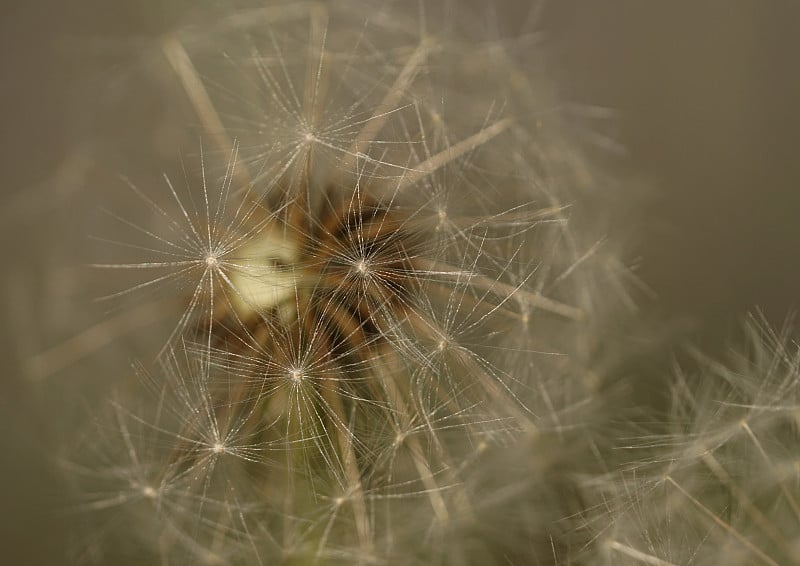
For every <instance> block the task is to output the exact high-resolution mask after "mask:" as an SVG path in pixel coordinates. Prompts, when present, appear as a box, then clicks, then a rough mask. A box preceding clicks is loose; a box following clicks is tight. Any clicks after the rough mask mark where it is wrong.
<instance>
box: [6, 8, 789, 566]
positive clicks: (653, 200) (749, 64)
mask: <svg viewBox="0 0 800 566" xmlns="http://www.w3.org/2000/svg"><path fill="white" fill-rule="evenodd" d="M164 4H167V2H164V3H161V2H157V1H152V2H145V1H144V0H137V1H130V0H127V1H126V0H118V1H116V2H114V1H108V0H106V1H100V0H96V1H86V0H82V1H75V2H59V1H55V0H51V1H49V2H47V1H42V0H36V1H24V2H9V0H4V1H3V2H2V6H1V7H0V166H2V169H1V170H2V176H0V183H2V186H1V187H0V191H2V194H3V197H4V198H3V199H2V200H0V202H5V196H6V195H11V194H18V193H20V192H22V191H25V190H26V188H27V187H30V186H34V185H36V184H37V183H40V182H42V181H43V180H44V179H46V178H47V176H48V175H49V174H50V173H51V172H52V170H53V168H54V167H55V166H56V164H57V163H58V162H59V161H60V160H61V159H62V158H63V157H64V156H65V155H66V153H67V151H68V149H69V147H70V143H71V140H72V139H74V138H75V137H77V136H82V135H84V134H86V132H87V131H89V130H91V129H92V128H97V127H100V128H102V124H96V123H95V124H90V123H86V121H85V120H84V118H80V119H78V118H76V116H75V115H74V110H75V108H78V107H81V105H83V107H84V109H86V108H91V107H92V105H93V104H95V103H97V104H98V105H99V106H102V102H101V101H97V102H96V101H92V100H86V97H91V96H92V93H91V89H87V88H86V85H87V84H93V82H94V83H96V82H97V81H99V80H102V73H103V72H104V69H105V67H104V66H103V65H112V66H113V62H114V58H113V57H111V62H110V63H109V59H108V58H104V57H99V58H98V57H97V56H96V55H97V49H98V47H97V45H98V43H96V42H95V41H94V39H96V38H98V37H101V38H106V39H118V40H120V41H121V42H122V44H126V42H128V43H130V41H131V40H132V39H135V38H136V37H137V36H139V35H141V34H152V33H156V32H157V31H158V29H160V28H161V27H163V26H164V25H166V24H167V23H168V22H169V21H172V20H173V19H174V18H177V17H179V16H180V14H181V13H182V12H184V11H185V10H186V7H187V6H191V3H190V2H183V3H180V2H178V3H169V4H170V7H169V8H168V7H165V6H164ZM495 6H496V9H497V11H498V13H499V15H500V21H501V22H502V23H503V25H507V26H509V27H513V26H514V25H516V23H517V22H520V21H523V20H524V17H522V16H521V15H524V14H526V13H527V11H528V6H526V5H525V3H524V2H496V3H495ZM540 27H541V28H542V29H543V30H544V31H546V32H547V41H546V43H545V45H546V46H547V48H548V49H549V50H550V51H551V61H552V67H553V69H554V74H555V75H556V78H557V79H558V80H559V82H560V84H561V86H562V89H563V90H564V92H565V93H566V95H567V96H568V98H569V99H571V100H573V101H576V102H579V103H587V104H593V105H601V106H605V107H609V108H611V109H613V110H614V111H615V113H616V118H615V120H614V127H613V129H612V130H611V133H612V134H613V137H614V139H616V140H617V141H618V142H619V143H620V144H621V145H622V146H623V147H625V148H626V155H625V160H626V162H627V167H628V168H629V169H634V170H636V171H637V173H638V175H639V178H643V179H647V183H648V184H649V185H650V186H651V187H653V189H652V190H651V191H650V193H649V196H648V197H647V199H646V201H645V202H646V210H645V219H646V222H645V226H646V227H645V229H644V231H643V233H642V234H641V235H640V237H639V238H638V241H637V242H636V247H635V249H636V253H637V255H639V256H641V257H642V258H643V261H642V263H641V269H640V271H639V275H640V276H641V278H642V279H643V280H644V281H645V282H646V283H647V284H648V285H649V286H650V287H651V288H652V289H653V290H654V291H655V293H656V299H655V300H653V301H652V302H645V304H643V306H642V308H643V310H644V311H645V312H647V313H649V314H651V315H653V316H665V317H670V318H673V319H676V318H683V319H686V320H691V321H693V322H694V323H695V328H696V329H697V330H698V333H697V334H696V338H697V339H698V340H700V341H701V342H705V343H706V344H708V346H709V347H711V348H713V347H716V345H717V344H719V343H721V342H722V341H723V340H724V339H725V338H727V337H729V336H730V335H731V334H732V333H733V330H734V329H735V327H736V323H737V321H738V320H739V319H740V317H741V315H742V313H744V312H745V311H747V310H748V309H751V308H753V307H755V306H758V307H761V308H762V309H764V311H765V312H766V313H767V315H768V317H769V318H770V319H771V320H772V321H774V322H776V323H778V322H780V321H781V320H782V318H783V317H784V315H785V313H787V312H788V311H790V310H791V309H792V308H794V307H795V306H797V290H798V288H799V286H800V261H798V250H800V246H799V245H798V244H799V243H800V222H798V220H797V215H798V212H799V211H800V182H798V181H800V155H799V153H800V143H798V142H800V112H798V110H797V106H798V104H800V73H799V72H798V58H797V55H798V53H800V9H798V3H797V2H793V1H791V0H786V1H778V0H774V1H770V0H751V1H744V0H727V1H725V0H705V1H703V0H693V1H679V0H660V1H656V0H649V1H645V0H604V1H596V0H553V1H552V2H551V3H550V5H549V7H548V8H547V9H546V10H545V11H544V13H543V15H542V20H541V23H540ZM90 39H91V41H89V40H90ZM100 45H102V43H101V44H100ZM84 49H86V51H83V50H84ZM101 49H102V48H101ZM90 53H91V55H90ZM98 61H102V64H100V63H98ZM97 96H99V95H97ZM146 110H147V104H146V103H143V105H142V107H141V108H139V111H141V112H146ZM146 119H148V118H147V117H144V116H142V117H136V116H131V117H129V120H130V122H131V123H132V124H135V123H136V121H137V120H146ZM150 119H152V117H150ZM34 230H36V227H35V226H30V225H28V226H26V227H25V228H24V230H23V233H22V234H20V233H19V232H18V231H16V230H15V231H9V230H0V237H2V239H3V241H2V249H3V254H4V255H5V256H6V257H12V258H17V259H18V256H19V255H20V254H24V253H25V246H24V243H21V242H24V240H25V238H33V237H35V234H33V233H31V231H34ZM25 231H28V232H25ZM1 271H2V268H1V267H0V272H1ZM3 330H4V332H3V333H2V334H0V339H2V344H0V354H2V355H3V358H4V359H8V355H6V354H8V352H7V351H6V347H7V342H8V341H7V340H6V337H7V336H8V335H9V334H10V333H13V332H14V329H13V328H4V329H3ZM4 366H6V364H4ZM0 385H2V389H0V426H2V429H1V430H0V454H2V456H0V466H2V468H3V470H2V472H0V481H2V488H0V497H1V499H0V510H2V517H0V532H2V536H1V537H0V544H2V546H3V547H4V548H0V557H2V558H0V560H2V561H3V562H4V563H7V564H59V563H61V561H62V558H61V556H62V554H61V550H60V548H61V544H62V542H63V540H61V538H62V537H61V530H62V529H61V527H62V526H63V524H64V522H63V521H64V520H65V519H64V518H63V517H64V516H65V515H63V516H59V515H56V516H55V518H54V517H52V516H51V515H50V514H47V513H45V510H46V509H49V508H51V507H53V506H58V505H59V502H60V499H59V496H58V488H57V487H55V486H57V484H56V483H53V481H52V478H50V477H49V476H48V474H47V472H46V471H45V470H46V468H45V466H44V461H45V458H44V457H43V456H42V453H43V452H44V451H46V450H47V442H46V438H44V437H43V436H44V435H42V434H41V433H40V431H41V430H43V429H42V428H41V427H40V426H39V424H38V420H37V419H38V417H37V412H36V408H35V404H34V403H32V402H30V401H29V400H28V399H26V388H25V386H24V384H20V383H18V382H17V380H16V379H15V374H14V370H13V368H12V367H3V376H2V379H0Z"/></svg>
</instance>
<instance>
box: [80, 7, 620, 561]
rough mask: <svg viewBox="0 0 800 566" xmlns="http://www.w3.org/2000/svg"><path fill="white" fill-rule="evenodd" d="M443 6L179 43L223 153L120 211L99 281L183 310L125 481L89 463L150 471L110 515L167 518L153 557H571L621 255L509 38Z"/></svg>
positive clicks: (173, 65) (185, 33) (341, 16)
mask: <svg viewBox="0 0 800 566" xmlns="http://www.w3.org/2000/svg"><path fill="white" fill-rule="evenodd" d="M365 6H366V7H369V8H370V10H369V11H368V12H364V11H363V8H364V7H365ZM419 7H420V10H419V12H418V13H411V14H409V13H406V11H405V10H402V9H400V8H399V7H398V6H394V5H386V6H372V5H369V4H364V5H362V4H361V3H352V4H350V3H346V4H342V5H338V4H337V5H333V4H332V3H331V4H328V3H316V2H311V3H286V4H280V5H276V6H268V7H265V8H257V9H253V10H244V11H239V12H236V13H233V14H232V15H230V16H229V17H226V18H222V19H221V20H220V21H217V22H214V23H213V24H208V25H206V26H201V28H191V27H187V28H183V29H179V30H176V31H175V32H174V33H171V34H170V35H169V36H168V37H166V38H165V39H164V40H163V42H162V43H161V51H162V53H163V56H164V61H165V62H166V63H167V65H166V66H167V67H168V68H169V69H170V72H171V73H173V74H174V77H175V78H176V80H177V82H178V83H179V84H180V85H181V87H182V89H183V91H184V93H185V95H186V98H187V101H188V102H189V104H190V106H191V107H192V109H193V111H194V112H195V114H196V116H197V120H198V121H199V122H200V125H201V127H202V128H203V130H204V132H203V136H204V139H211V140H212V148H211V150H208V149H207V148H204V149H203V150H202V151H201V152H200V157H199V167H197V168H196V170H195V169H193V168H192V167H186V166H184V177H185V180H186V188H185V189H184V188H182V187H179V185H178V184H177V183H175V182H173V180H172V179H171V178H169V177H167V176H165V177H164V182H163V186H162V187H161V189H160V192H158V189H156V190H155V192H154V189H153V188H150V187H142V186H140V185H139V184H138V183H134V182H126V184H127V185H128V187H129V188H130V189H131V190H132V191H133V193H134V194H135V195H136V196H137V198H138V199H139V202H140V203H143V206H140V207H139V208H140V210H143V211H144V212H145V213H146V214H144V215H141V216H140V217H138V218H132V216H133V215H134V213H131V214H130V216H128V215H126V214H124V213H117V212H112V217H113V218H114V219H115V220H116V222H117V223H118V224H119V225H120V226H121V227H122V228H124V231H125V232H127V233H128V234H129V239H126V238H125V237H122V236H120V237H114V238H113V239H112V238H106V240H107V242H108V243H110V244H111V245H110V246H109V248H110V250H111V252H112V253H113V257H112V258H111V260H110V261H108V262H104V263H99V264H96V265H95V267H98V268H102V269H104V270H111V271H113V272H115V273H117V274H119V275H121V276H122V277H131V276H134V277H135V275H134V274H137V275H138V274H141V273H146V274H147V275H146V276H145V277H144V278H141V279H139V278H136V280H135V281H134V282H132V283H128V284H127V286H123V288H122V290H116V291H114V292H113V293H111V294H110V295H109V296H108V297H106V300H108V301H112V302H113V301H120V300H122V299H128V300H131V301H133V300H135V301H137V303H138V305H137V306H136V307H135V308H141V305H142V304H148V303H147V300H148V298H147V295H148V293H149V294H150V296H151V297H152V295H154V294H156V293H158V294H159V295H160V297H161V298H159V299H158V301H151V302H150V303H149V304H151V305H156V308H157V310H159V311H160V312H161V311H163V314H162V316H163V318H164V319H167V318H168V317H169V314H168V313H172V312H175V311H177V313H176V314H175V315H174V318H173V319H172V320H170V321H169V323H167V322H165V323H164V325H163V326H165V327H166V328H167V329H168V330H165V331H164V332H163V335H165V336H166V338H165V339H164V340H163V341H162V347H161V350H160V352H159V354H158V355H157V356H156V357H155V360H154V361H153V362H152V363H153V364H154V365H155V368H156V369H155V370H144V369H140V370H139V372H138V373H139V374H140V375H147V376H149V377H148V378H147V382H148V383H149V384H150V389H151V390H152V392H153V395H154V398H156V399H158V402H157V407H156V409H155V410H153V409H152V408H151V409H150V410H149V411H147V410H145V411H144V413H145V414H144V415H140V414H138V413H137V412H135V411H134V408H133V405H136V404H137V403H136V402H131V403H128V402H126V400H125V399H126V396H129V397H130V398H131V399H138V398H139V396H138V394H136V393H132V392H131V391H127V390H125V391H124V393H120V394H119V395H120V397H119V401H118V402H116V403H115V404H114V405H113V410H112V411H111V413H112V415H113V417H114V418H113V421H114V424H113V425H111V426H110V429H111V431H112V432H113V433H114V434H115V435H117V436H118V437H119V436H121V438H122V440H123V442H122V444H123V445H124V446H126V447H127V461H126V463H125V465H124V466H122V468H121V470H122V471H121V475H120V470H116V469H112V470H109V469H107V468H106V467H105V466H104V465H103V464H99V463H98V462H106V461H110V460H111V459H112V458H107V457H106V456H105V455H96V456H95V464H94V465H88V464H82V465H81V466H79V468H80V469H81V470H83V471H87V472H89V473H88V475H89V476H92V475H93V474H99V475H100V476H103V477H105V478H106V479H108V480H109V481H114V482H117V484H118V483H119V481H120V480H124V481H123V483H124V482H127V484H125V487H123V488H117V489H121V491H120V493H123V494H126V495H124V496H117V497H121V499H119V501H118V500H117V498H115V497H111V498H110V499H108V500H106V499H103V498H102V497H101V498H99V499H98V500H96V501H95V500H93V499H92V498H91V497H88V501H89V503H88V504H87V508H91V507H97V508H98V510H101V509H104V508H105V507H106V502H108V503H109V504H108V508H109V509H111V508H113V509H114V510H116V509H127V503H128V502H129V500H136V501H141V502H144V503H145V505H150V507H146V510H147V512H148V513H153V514H154V515H153V516H154V517H156V519H157V522H156V523H154V524H157V525H159V528H157V529H156V532H155V533H149V532H148V533H146V537H147V541H146V544H147V546H148V549H147V551H146V552H148V553H149V554H147V556H148V559H149V558H150V557H153V556H157V557H159V558H160V559H161V560H162V561H165V563H169V561H170V560H173V559H174V560H177V561H179V562H180V561H188V562H190V563H191V562H192V561H201V562H206V563H215V562H216V563H223V564H238V563H242V564H243V563H247V564H254V563H258V564H267V563H274V562H275V561H280V560H284V561H291V560H298V561H303V562H305V561H322V562H325V563H335V562H347V563H354V562H355V563H368V562H369V563H372V562H390V563H399V562H407V563H415V562H417V563H427V562H429V561H431V560H436V561H439V562H444V563H462V562H469V561H471V560H472V558H471V557H470V552H471V549H469V548H466V547H463V548H462V545H463V543H464V541H465V540H467V539H468V537H469V536H470V535H469V533H477V537H478V539H479V541H477V542H476V543H475V545H474V547H475V549H478V548H480V552H479V553H478V554H476V556H480V559H481V560H482V559H486V560H487V561H489V560H490V559H494V558H496V557H499V556H502V555H506V556H510V555H512V554H515V553H516V552H518V551H516V550H512V549H513V548H514V547H515V545H517V544H530V545H531V546H533V547H536V548H537V549H539V550H538V551H537V553H538V552H539V551H541V549H542V548H546V549H548V550H547V552H550V549H551V548H552V547H553V544H554V543H552V540H551V537H552V533H551V531H552V528H551V526H552V521H553V520H555V515H554V514H551V513H549V512H547V513H545V512H541V513H538V514H537V513H533V515H535V518H533V519H532V518H531V517H529V516H528V515H529V514H530V513H531V509H530V506H531V505H534V504H535V502H537V501H540V500H541V501H545V500H546V501H550V500H551V499H552V495H553V494H554V493H557V492H560V493H564V492H566V491H567V488H566V487H565V486H566V484H569V483H570V482H571V481H572V477H569V478H557V477H556V476H558V474H557V473H556V472H555V470H556V468H555V463H556V462H560V461H562V459H561V457H562V456H563V455H565V454H567V453H569V451H564V452H562V450H563V449H564V447H563V446H561V445H560V442H561V441H563V440H564V439H566V438H571V439H573V440H574V438H575V437H574V434H573V433H574V431H576V430H582V429H581V426H582V424H583V425H585V424H586V423H585V422H582V421H581V419H582V418H585V417H586V416H587V415H588V414H590V413H591V410H589V409H593V405H592V403H591V402H590V398H591V397H592V395H594V394H596V392H597V390H598V388H599V386H598V384H597V379H596V378H597V375H596V374H591V372H589V371H587V370H586V365H587V364H588V363H589V359H588V358H589V355H590V354H589V351H590V350H591V347H592V345H593V344H595V343H596V337H594V341H593V333H594V332H595V330H596V328H597V327H596V326H593V325H594V324H598V323H597V322H592V317H593V316H594V314H595V310H596V303H597V302H598V301H597V299H596V297H595V296H594V291H597V292H598V293H600V292H601V289H602V288H603V287H602V286H603V285H605V284H606V283H605V282H601V279H602V277H596V276H595V273H594V271H595V270H596V269H597V268H598V265H602V266H603V269H604V270H606V269H607V267H608V262H606V259H607V258H608V257H609V255H608V252H607V249H606V248H604V247H603V246H601V245H599V244H597V242H596V241H595V240H591V245H588V246H587V245H585V242H584V241H583V238H577V237H575V236H574V235H573V234H572V231H571V228H570V226H569V222H568V220H569V218H568V216H569V214H570V213H571V209H570V201H571V200H572V199H573V198H574V197H576V194H575V193H574V192H573V191H572V188H571V186H572V183H567V182H565V179H566V175H565V174H564V173H563V171H564V169H569V167H567V166H566V165H565V163H570V162H571V160H572V159H573V156H572V154H570V155H566V154H565V155H562V156H561V157H560V158H559V160H558V163H555V162H554V163H550V162H549V157H548V155H549V153H550V151H549V150H543V149H542V148H543V146H546V145H547V143H548V142H547V141H546V140H547V139H549V138H547V135H550V134H551V133H552V136H553V138H552V143H553V144H554V146H559V147H560V146H561V143H562V141H563V140H561V139H560V136H561V133H560V130H559V129H558V128H554V129H553V130H552V132H549V131H548V132H547V135H545V136H544V138H543V139H542V140H540V139H536V140H535V141H534V140H533V139H532V137H531V131H530V128H531V127H532V125H533V127H534V128H536V127H538V126H536V125H535V124H541V122H542V119H544V118H545V117H546V115H548V114H550V113H552V112H553V111H554V104H553V103H549V102H548V103H546V104H544V105H543V106H541V107H538V108H536V109H534V111H533V112H534V113H536V112H538V113H541V114H542V116H532V115H531V108H530V106H528V105H527V104H517V103H516V102H515V100H514V98H515V97H517V96H519V95H520V93H521V92H522V91H524V96H530V95H531V88H532V87H531V84H528V85H527V87H526V88H520V86H519V84H517V86H514V87H513V88H512V87H511V86H509V85H508V84H507V83H508V81H510V80H512V79H514V80H515V81H519V80H521V79H520V75H519V73H516V74H509V73H508V69H509V68H511V67H513V64H512V63H511V61H510V60H509V59H508V58H507V57H506V56H505V55H504V54H502V53H500V52H499V51H502V50H499V51H498V45H499V44H498V43H497V42H495V41H490V40H488V39H487V40H486V41H485V42H478V43H477V44H476V45H471V42H470V41H467V39H468V38H464V37H461V36H460V35H459V32H458V26H459V25H461V24H460V22H458V21H456V20H453V19H451V16H448V15H445V16H444V17H442V15H441V14H439V13H438V10H437V8H436V7H434V6H432V5H430V4H426V3H421V4H420V6H419ZM426 10H428V11H426ZM366 13H368V14H369V18H365V16H364V14H366ZM440 19H441V20H442V21H440ZM481 74H485V77H484V79H485V80H477V77H479V76H481ZM515 77H516V78H515ZM467 91H469V92H468V95H466V94H465V93H466V92H467ZM556 153H557V152H556ZM575 156H576V157H574V159H575V160H576V163H577V161H578V160H579V158H578V157H577V154H575ZM219 161H224V162H225V163H226V166H225V167H224V168H222V169H221V170H220V169H219V168H218V167H216V165H215V163H217V162H219ZM574 164H575V163H573V165H574ZM570 174H572V173H570ZM195 177H196V178H195ZM561 183H563V186H562V185H561ZM586 238H587V239H589V238H588V236H587V237H586ZM123 254H129V256H128V257H130V259H128V257H125V258H123V257H121V256H122V255H123ZM605 273H606V272H605V271H604V274H605ZM609 278H610V279H613V277H609ZM614 284H616V282H615V283H614ZM588 287H591V288H588ZM603 299H604V300H605V301H606V302H608V303H614V302H616V301H615V300H614V299H612V297H611V296H610V294H605V295H604V297H603ZM162 305H163V307H162ZM609 308H610V307H609ZM150 364H151V362H149V361H148V362H145V363H144V364H143V367H149V366H150ZM565 380H566V381H568V382H569V383H566V384H565V383H563V382H564V381H565ZM556 384H558V385H556ZM559 387H562V389H561V390H560V391H561V393H558V391H559V389H558V388H559ZM122 389H125V388H124V387H123V388H122ZM144 405H145V407H147V406H148V403H147V402H145V403H144ZM587 407H588V409H587ZM132 428H136V429H138V430H140V431H141V432H142V435H141V437H140V438H139V439H137V438H134V436H132V435H131V429H132ZM106 436H107V435H106ZM137 440H139V442H137ZM111 444H113V442H112V443H111ZM581 445H582V446H583V444H581ZM520 446H522V447H523V448H524V449H520V450H519V454H515V452H516V451H517V449H518V448H519V447H520ZM592 447H595V446H594V445H592ZM92 448H98V449H99V448H100V446H99V445H98V446H96V447H94V446H92ZM153 450H155V454H151V451H153ZM537 450H543V451H544V452H547V451H551V452H552V454H550V453H548V454H546V457H545V456H541V457H540V456H537V455H536V454H535V452H536V451H537ZM544 452H543V453H544ZM515 455H516V456H517V457H516V458H515V457H514V456H515ZM145 456H146V457H145ZM495 456H497V459H496V460H495V459H494V457H495ZM501 456H502V457H501ZM115 457H116V458H119V455H118V454H115ZM529 459H530V460H536V461H537V462H539V465H540V466H541V467H540V468H539V469H536V470H535V473H529V472H531V470H532V469H531V468H530V467H528V465H529V461H528V460H529ZM145 461H146V462H147V465H146V466H144V469H141V468H142V463H143V462H145ZM501 461H503V462H505V461H507V462H508V467H507V469H505V468H504V467H503V466H502V465H500V464H498V462H501ZM151 462H152V463H151ZM546 462H547V463H546ZM540 472H541V473H540ZM79 475H80V474H79ZM131 478H133V479H131ZM537 482H538V483H537ZM115 485H116V484H115ZM552 486H557V488H558V489H557V490H555V491H548V489H549V487H552ZM517 496H519V497H520V501H519V506H518V507H517V506H514V505H512V503H514V499H515V497H517ZM523 496H524V497H523ZM172 498H175V499H174V500H173V499H172ZM512 507H514V513H512V514H510V515H509V517H507V520H503V521H500V520H499V518H500V517H501V516H502V515H503V509H511V508H512ZM556 508H560V507H558V506H554V507H553V510H555V509H556ZM145 517H146V516H145ZM487 517H491V519H487ZM142 520H147V519H146V518H142ZM489 521H494V522H495V523H496V525H492V524H490V522H489ZM515 522H516V525H514V523H515ZM501 524H502V525H503V527H502V528H501V527H499V525H501ZM161 525H169V527H168V528H161V527H160V526H161ZM116 536H118V535H116ZM97 538H98V540H99V539H100V538H101V537H97ZM113 538H114V536H110V537H109V539H113ZM417 542H419V544H420V548H419V552H415V553H408V552H407V551H408V546H409V545H410V544H416V543H417ZM98 545H99V546H102V544H101V543H99V542H98ZM476 552H477V550H476ZM101 560H102V559H101Z"/></svg>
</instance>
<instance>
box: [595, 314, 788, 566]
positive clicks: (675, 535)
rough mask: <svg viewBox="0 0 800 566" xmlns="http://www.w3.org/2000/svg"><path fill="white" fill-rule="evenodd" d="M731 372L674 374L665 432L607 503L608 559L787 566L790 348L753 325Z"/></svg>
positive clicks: (603, 542) (721, 368)
mask: <svg viewBox="0 0 800 566" xmlns="http://www.w3.org/2000/svg"><path fill="white" fill-rule="evenodd" d="M747 331H748V345H747V347H748V350H747V351H746V352H743V353H741V354H737V355H736V357H735V359H734V360H733V362H732V363H731V364H730V365H727V364H722V363H719V362H716V361H713V360H709V359H708V358H705V357H701V358H700V361H699V370H698V372H697V374H696V377H694V378H693V377H692V376H689V375H685V374H683V373H680V374H679V375H678V378H677V380H676V382H675V388H674V405H673V412H672V414H671V415H670V418H669V420H668V421H666V423H665V426H667V427H670V428H671V429H672V432H670V433H668V434H654V435H652V436H649V437H648V438H646V439H645V440H643V441H640V443H638V444H636V445H634V447H635V449H636V450H637V451H638V452H639V453H640V454H641V458H640V459H639V461H638V462H637V463H636V464H635V465H634V466H631V467H630V469H629V470H628V471H626V472H625V473H623V475H622V477H621V478H620V480H619V488H618V493H617V494H616V496H614V497H608V498H607V499H606V501H607V502H608V506H609V507H610V509H609V511H610V517H606V519H604V520H606V521H609V519H611V520H610V521H609V522H610V526H608V527H607V528H603V529H601V530H600V531H599V534H598V537H597V541H598V544H599V545H600V547H601V549H602V554H603V555H604V556H605V559H606V562H607V563H609V564H627V563H630V564H656V565H667V564H711V563H714V562H716V561H718V560H720V559H723V560H725V562H726V563H730V564H771V565H776V564H796V563H797V556H798V549H799V548H800V546H798V545H800V538H798V532H800V528H799V527H800V507H798V494H797V483H796V482H797V470H798V467H797V457H796V454H795V453H794V452H795V451H794V446H795V445H796V443H797V414H798V413H797V403H796V399H797V384H798V373H797V371H798V360H799V359H800V358H798V352H797V348H796V346H795V344H794V343H792V342H790V341H789V339H788V337H787V335H786V334H785V333H784V334H781V333H776V332H774V331H773V330H771V329H770V328H769V327H768V326H766V324H765V323H764V322H763V321H758V320H756V319H751V320H750V321H749V323H748V326H747Z"/></svg>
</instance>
